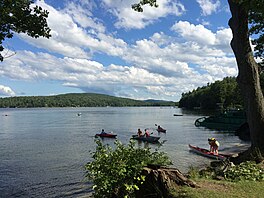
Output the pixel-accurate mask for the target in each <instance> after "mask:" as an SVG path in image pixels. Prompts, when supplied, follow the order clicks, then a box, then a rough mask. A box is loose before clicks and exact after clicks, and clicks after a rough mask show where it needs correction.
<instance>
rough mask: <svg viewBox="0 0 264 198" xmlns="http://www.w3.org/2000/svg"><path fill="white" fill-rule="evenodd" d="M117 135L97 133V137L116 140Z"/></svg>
mask: <svg viewBox="0 0 264 198" xmlns="http://www.w3.org/2000/svg"><path fill="white" fill-rule="evenodd" d="M116 136H117V135H116V134H113V133H97V134H95V137H107V138H116Z"/></svg>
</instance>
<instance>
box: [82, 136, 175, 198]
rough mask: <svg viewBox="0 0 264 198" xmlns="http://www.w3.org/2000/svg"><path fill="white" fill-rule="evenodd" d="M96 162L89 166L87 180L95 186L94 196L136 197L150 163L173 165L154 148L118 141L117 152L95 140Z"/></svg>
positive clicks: (116, 144)
mask: <svg viewBox="0 0 264 198" xmlns="http://www.w3.org/2000/svg"><path fill="white" fill-rule="evenodd" d="M96 144H97V147H96V151H95V152H94V153H93V156H92V157H93V159H94V160H93V161H92V162H89V163H87V164H86V166H85V169H86V171H87V174H86V177H88V179H90V180H91V181H92V182H93V184H94V186H93V189H94V197H100V198H104V197H107V198H109V197H133V196H134V194H135V191H136V190H139V188H140V185H141V184H142V183H143V182H144V180H145V177H144V176H143V175H141V171H142V170H143V168H144V166H146V165H148V164H158V165H169V164H172V163H171V161H170V159H169V158H168V156H167V155H166V154H165V153H164V152H160V151H157V150H155V151H151V148H136V146H135V142H134V141H130V142H129V144H128V145H124V144H122V143H121V142H120V141H118V140H116V141H115V149H113V148H112V147H111V146H109V145H103V143H102V142H101V141H100V140H96Z"/></svg>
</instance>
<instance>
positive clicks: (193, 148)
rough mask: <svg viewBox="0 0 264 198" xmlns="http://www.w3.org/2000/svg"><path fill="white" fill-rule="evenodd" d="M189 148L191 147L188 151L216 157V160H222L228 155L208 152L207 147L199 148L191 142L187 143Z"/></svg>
mask: <svg viewBox="0 0 264 198" xmlns="http://www.w3.org/2000/svg"><path fill="white" fill-rule="evenodd" d="M189 148H190V149H191V150H190V151H192V152H194V153H197V154H199V155H202V156H205V157H209V158H212V159H217V160H224V159H226V158H227V157H228V156H227V155H223V154H214V153H212V152H210V151H209V150H207V149H204V148H200V147H198V146H193V145H191V144H189Z"/></svg>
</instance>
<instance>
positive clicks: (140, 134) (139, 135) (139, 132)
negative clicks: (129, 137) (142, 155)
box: [137, 129, 143, 137]
mask: <svg viewBox="0 0 264 198" xmlns="http://www.w3.org/2000/svg"><path fill="white" fill-rule="evenodd" d="M137 134H138V137H141V136H142V135H143V133H142V131H141V130H140V129H138V132H137Z"/></svg>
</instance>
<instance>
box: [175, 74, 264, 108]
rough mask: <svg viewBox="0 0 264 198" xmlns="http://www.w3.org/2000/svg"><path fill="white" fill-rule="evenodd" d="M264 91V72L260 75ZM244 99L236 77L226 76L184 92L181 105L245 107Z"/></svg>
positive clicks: (191, 106) (182, 106)
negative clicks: (220, 79)
mask: <svg viewBox="0 0 264 198" xmlns="http://www.w3.org/2000/svg"><path fill="white" fill-rule="evenodd" d="M260 85H261V87H262V92H263V93H264V89H263V88H264V74H263V73H261V75H260ZM243 106H244V105H243V99H242V95H241V92H240V89H239V86H238V84H237V81H236V78H235V77H226V78H224V79H223V80H222V81H216V82H214V83H211V84H209V83H208V84H207V85H206V86H203V87H198V88H197V89H194V90H193V91H189V92H187V93H182V97H181V99H180V101H179V107H181V108H186V109H195V108H201V109H219V108H225V109H226V108H243Z"/></svg>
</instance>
